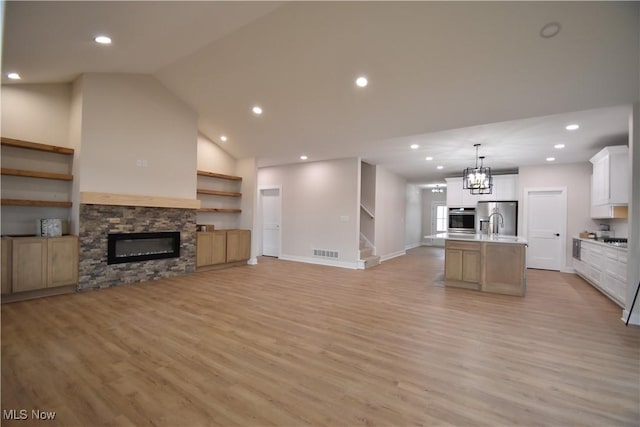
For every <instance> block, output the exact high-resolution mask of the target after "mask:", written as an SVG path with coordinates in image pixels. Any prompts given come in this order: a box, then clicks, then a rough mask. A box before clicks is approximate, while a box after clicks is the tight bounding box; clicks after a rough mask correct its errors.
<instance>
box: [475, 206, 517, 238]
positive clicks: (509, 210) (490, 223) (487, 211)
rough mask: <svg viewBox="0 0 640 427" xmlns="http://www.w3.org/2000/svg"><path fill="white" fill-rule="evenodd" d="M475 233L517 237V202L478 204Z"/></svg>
mask: <svg viewBox="0 0 640 427" xmlns="http://www.w3.org/2000/svg"><path fill="white" fill-rule="evenodd" d="M476 232H477V233H486V232H488V233H491V232H493V233H498V234H502V235H508V236H517V235H518V202H517V201H515V200H512V201H505V202H478V206H477V207H476Z"/></svg>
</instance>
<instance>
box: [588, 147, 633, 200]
mask: <svg viewBox="0 0 640 427" xmlns="http://www.w3.org/2000/svg"><path fill="white" fill-rule="evenodd" d="M590 161H591V163H593V178H592V187H591V204H592V205H593V206H602V205H626V204H627V203H628V202H629V194H628V192H629V182H628V179H629V149H628V147H627V146H626V145H616V146H613V147H605V148H603V149H602V150H600V151H599V152H598V154H596V155H595V156H593V157H592V158H591V159H590Z"/></svg>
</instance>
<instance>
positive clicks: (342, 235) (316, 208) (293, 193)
mask: <svg viewBox="0 0 640 427" xmlns="http://www.w3.org/2000/svg"><path fill="white" fill-rule="evenodd" d="M358 163H359V160H358V159H356V158H349V159H340V160H329V161H320V162H310V163H300V164H292V165H286V166H278V167H268V168H261V169H259V170H258V185H259V186H267V185H274V186H276V185H280V186H282V224H281V230H282V241H281V254H282V258H284V259H292V260H298V261H305V262H317V263H327V264H332V263H333V264H334V265H340V266H344V267H350V268H355V267H356V266H357V260H358V236H359V230H358V221H357V217H356V215H358V214H359V213H358V212H359V209H360V207H359V206H358V200H359V197H358V195H359V194H358V193H359V191H360V189H359V188H358V185H357V183H358V169H359V166H358ZM314 248H315V249H325V250H331V251H335V250H337V251H339V252H340V257H339V259H338V260H337V261H335V262H330V261H327V260H325V259H323V258H314V257H313V249H314Z"/></svg>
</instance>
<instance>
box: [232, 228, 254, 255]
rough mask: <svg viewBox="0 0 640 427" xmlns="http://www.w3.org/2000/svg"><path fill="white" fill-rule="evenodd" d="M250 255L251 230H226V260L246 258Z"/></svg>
mask: <svg viewBox="0 0 640 427" xmlns="http://www.w3.org/2000/svg"><path fill="white" fill-rule="evenodd" d="M250 256H251V231H249V230H230V231H227V262H235V261H244V260H248V259H249V258H250Z"/></svg>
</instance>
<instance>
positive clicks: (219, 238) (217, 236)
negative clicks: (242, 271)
mask: <svg viewBox="0 0 640 427" xmlns="http://www.w3.org/2000/svg"><path fill="white" fill-rule="evenodd" d="M211 234H212V236H211V248H212V253H211V264H223V263H225V262H227V232H226V231H214V232H213V233H211Z"/></svg>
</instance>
